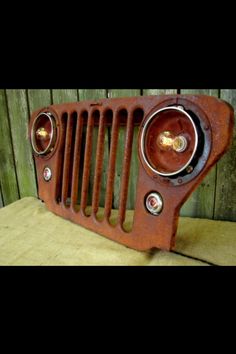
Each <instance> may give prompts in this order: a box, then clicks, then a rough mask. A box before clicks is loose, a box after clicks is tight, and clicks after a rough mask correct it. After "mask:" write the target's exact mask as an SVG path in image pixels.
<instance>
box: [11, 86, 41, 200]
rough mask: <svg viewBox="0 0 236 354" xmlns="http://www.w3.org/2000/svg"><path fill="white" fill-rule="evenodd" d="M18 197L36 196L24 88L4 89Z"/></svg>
mask: <svg viewBox="0 0 236 354" xmlns="http://www.w3.org/2000/svg"><path fill="white" fill-rule="evenodd" d="M6 95H7V101H8V109H9V118H10V124H11V134H12V142H13V148H14V153H15V165H16V174H17V180H18V186H19V194H20V198H23V197H26V196H37V186H36V175H35V169H34V161H33V155H32V149H31V144H30V141H29V139H28V122H29V110H28V104H27V96H26V91H25V90H6Z"/></svg>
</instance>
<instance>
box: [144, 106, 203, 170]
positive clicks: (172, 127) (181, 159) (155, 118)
mask: <svg viewBox="0 0 236 354" xmlns="http://www.w3.org/2000/svg"><path fill="white" fill-rule="evenodd" d="M197 146H198V133H197V129H196V126H195V123H194V121H193V119H192V118H191V116H190V115H189V114H188V113H187V112H186V111H185V110H184V109H183V108H182V107H179V106H171V107H165V108H161V109H159V110H158V111H156V112H154V113H153V114H152V115H151V116H150V117H149V118H148V119H147V121H146V122H145V125H144V127H143V131H142V135H141V153H142V157H143V159H144V161H145V163H146V164H147V165H148V167H149V168H150V169H151V170H152V171H153V172H155V173H157V174H159V175H161V176H175V175H178V174H179V173H181V172H182V171H184V170H185V169H186V168H187V167H188V166H189V165H190V163H191V161H192V159H193V157H194V155H195V152H196V150H197Z"/></svg>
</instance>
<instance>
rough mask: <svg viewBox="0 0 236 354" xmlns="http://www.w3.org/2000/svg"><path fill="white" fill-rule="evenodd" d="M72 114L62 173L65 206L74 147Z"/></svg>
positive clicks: (67, 130) (68, 124) (62, 198)
mask: <svg viewBox="0 0 236 354" xmlns="http://www.w3.org/2000/svg"><path fill="white" fill-rule="evenodd" d="M72 119H73V118H72V115H71V114H70V115H69V116H68V119H67V124H66V141H65V152H64V166H63V174H62V194H61V201H62V204H63V205H64V206H66V200H67V197H68V190H69V174H70V160H71V147H72V134H73V120H72Z"/></svg>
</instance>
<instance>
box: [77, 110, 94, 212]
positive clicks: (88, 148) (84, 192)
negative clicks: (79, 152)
mask: <svg viewBox="0 0 236 354" xmlns="http://www.w3.org/2000/svg"><path fill="white" fill-rule="evenodd" d="M93 126H94V112H93V113H92V114H90V115H89V118H88V126H87V133H86V143H85V153H84V167H83V177H82V188H81V203H80V211H81V213H82V214H83V215H84V214H85V208H86V205H87V198H88V187H89V174H90V164H91V157H92V143H93Z"/></svg>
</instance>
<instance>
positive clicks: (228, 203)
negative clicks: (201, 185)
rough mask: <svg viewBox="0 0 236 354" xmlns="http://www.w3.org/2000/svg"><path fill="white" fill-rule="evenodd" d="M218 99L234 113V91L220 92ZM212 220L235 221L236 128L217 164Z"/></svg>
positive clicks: (235, 104)
mask: <svg viewBox="0 0 236 354" xmlns="http://www.w3.org/2000/svg"><path fill="white" fill-rule="evenodd" d="M220 98H221V99H223V100H225V101H227V102H228V103H230V104H231V105H232V106H233V107H234V110H235V111H236V90H225V89H224V90H221V91H220ZM234 125H235V121H234ZM214 219H218V220H229V221H236V126H234V132H233V141H232V144H231V146H230V148H229V150H228V152H227V153H226V154H225V155H224V156H223V157H222V158H221V160H220V161H219V162H218V163H217V176H216V198H215V209H214Z"/></svg>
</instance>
